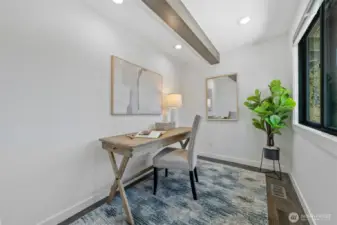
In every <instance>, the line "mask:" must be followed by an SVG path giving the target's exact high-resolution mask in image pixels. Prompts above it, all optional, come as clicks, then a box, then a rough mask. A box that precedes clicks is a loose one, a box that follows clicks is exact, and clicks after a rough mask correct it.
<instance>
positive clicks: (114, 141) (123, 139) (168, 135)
mask: <svg viewBox="0 0 337 225" xmlns="http://www.w3.org/2000/svg"><path fill="white" fill-rule="evenodd" d="M191 130H192V128H191V127H178V128H175V129H172V130H169V131H166V132H165V133H164V134H163V135H161V136H160V137H159V138H155V139H152V138H133V139H131V138H130V137H128V136H126V135H130V134H124V135H118V136H112V137H105V138H101V139H99V140H100V141H101V142H103V143H106V144H111V145H114V146H116V147H117V148H126V149H132V148H136V147H141V146H143V145H148V144H151V143H154V142H163V141H165V140H168V139H172V138H175V137H180V136H183V135H186V134H189V133H190V132H191ZM133 134H134V133H133Z"/></svg>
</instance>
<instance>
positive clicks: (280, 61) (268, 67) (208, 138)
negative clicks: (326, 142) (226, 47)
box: [179, 35, 292, 170]
mask: <svg viewBox="0 0 337 225" xmlns="http://www.w3.org/2000/svg"><path fill="white" fill-rule="evenodd" d="M288 46H289V44H288V36H287V35H283V36H280V37H277V38H274V39H272V40H269V41H267V42H263V43H260V44H256V45H246V46H243V47H241V48H239V49H236V50H234V51H232V52H226V53H222V54H221V56H222V58H221V63H220V64H219V65H216V66H206V64H205V63H200V64H199V66H196V65H193V66H188V67H186V68H185V71H184V72H183V74H184V76H181V77H180V82H181V83H180V91H181V92H182V94H183V96H184V102H183V107H182V108H181V109H180V110H179V115H180V122H181V123H182V124H184V125H189V124H191V123H192V120H193V116H194V115H195V114H196V113H199V114H200V115H202V116H204V117H205V115H206V104H205V99H206V93H205V79H206V77H211V76H215V75H222V74H232V73H237V74H238V82H237V83H238V98H239V102H238V105H239V120H238V121H237V122H233V121H229V122H225V121H224V122H218V121H204V123H203V124H202V126H201V130H200V133H201V135H200V136H201V139H203V140H204V141H203V142H201V143H200V142H199V143H200V145H199V146H198V151H199V152H202V153H203V154H204V155H208V156H213V157H217V158H223V159H226V160H230V161H237V162H240V163H246V164H251V165H254V166H260V164H259V163H260V158H261V151H262V147H263V146H264V145H265V144H266V136H265V134H264V133H263V132H261V131H259V130H256V129H255V128H254V127H253V125H252V124H251V118H252V117H253V114H252V113H251V112H250V111H249V110H248V109H247V108H246V107H245V106H244V105H243V103H244V101H245V99H246V98H247V97H248V96H250V95H252V94H253V93H254V90H255V89H256V88H259V89H261V90H264V91H266V90H267V89H268V88H267V87H268V84H269V82H270V81H271V80H273V79H280V80H282V82H283V84H284V85H285V86H286V87H288V88H291V87H292V78H291V52H290V49H289V48H288ZM201 64H204V66H200V65H201ZM283 133H284V134H283V135H282V136H281V137H276V144H277V145H279V146H280V147H281V149H282V151H281V152H282V156H281V157H282V159H281V162H282V164H283V165H284V167H285V169H286V170H289V167H290V165H291V158H290V155H291V148H292V144H291V143H292V132H291V130H290V129H285V130H284V131H283Z"/></svg>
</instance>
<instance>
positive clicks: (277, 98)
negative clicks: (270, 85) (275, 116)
mask: <svg viewBox="0 0 337 225" xmlns="http://www.w3.org/2000/svg"><path fill="white" fill-rule="evenodd" d="M273 103H274V104H275V105H279V104H280V96H275V97H274V98H273Z"/></svg>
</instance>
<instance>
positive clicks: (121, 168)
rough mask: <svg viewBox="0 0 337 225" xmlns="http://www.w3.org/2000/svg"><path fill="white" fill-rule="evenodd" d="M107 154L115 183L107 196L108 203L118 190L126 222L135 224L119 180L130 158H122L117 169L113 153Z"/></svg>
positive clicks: (131, 224)
mask: <svg viewBox="0 0 337 225" xmlns="http://www.w3.org/2000/svg"><path fill="white" fill-rule="evenodd" d="M108 153H109V157H110V161H111V165H112V169H113V171H114V173H115V182H114V184H113V185H112V186H111V190H110V194H109V197H108V203H110V202H111V201H112V199H113V198H114V197H115V194H116V192H117V188H118V189H119V193H120V196H121V199H122V202H123V208H124V211H125V214H126V221H127V222H128V223H129V224H130V225H134V224H135V222H134V220H133V217H132V214H131V209H130V206H129V202H128V199H127V197H126V193H125V189H124V186H123V182H122V180H121V179H122V177H123V174H124V172H125V168H126V165H127V164H128V162H129V159H130V158H129V157H128V156H124V157H123V160H122V163H121V165H120V166H119V168H118V167H117V163H116V159H115V156H114V153H113V152H108Z"/></svg>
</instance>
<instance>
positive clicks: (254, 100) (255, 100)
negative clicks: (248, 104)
mask: <svg viewBox="0 0 337 225" xmlns="http://www.w3.org/2000/svg"><path fill="white" fill-rule="evenodd" d="M247 100H248V101H253V102H259V98H258V97H257V96H250V97H248V98H247Z"/></svg>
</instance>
